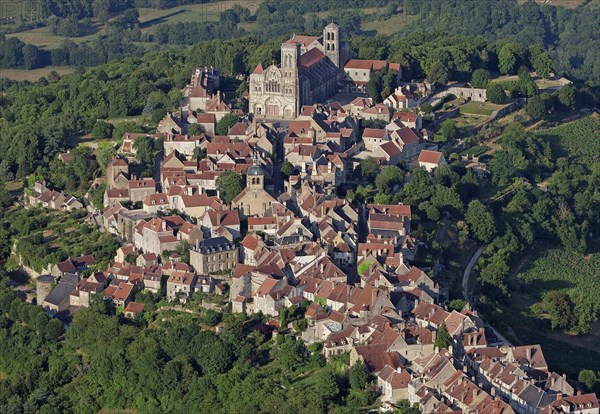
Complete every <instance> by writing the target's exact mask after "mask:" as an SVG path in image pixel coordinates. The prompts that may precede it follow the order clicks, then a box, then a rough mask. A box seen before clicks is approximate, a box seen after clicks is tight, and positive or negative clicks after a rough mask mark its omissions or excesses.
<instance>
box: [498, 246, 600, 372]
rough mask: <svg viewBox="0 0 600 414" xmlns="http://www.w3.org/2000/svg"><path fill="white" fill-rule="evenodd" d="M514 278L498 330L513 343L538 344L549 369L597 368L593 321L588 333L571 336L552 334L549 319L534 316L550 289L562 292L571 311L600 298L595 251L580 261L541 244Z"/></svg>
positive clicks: (599, 334) (597, 334)
mask: <svg viewBox="0 0 600 414" xmlns="http://www.w3.org/2000/svg"><path fill="white" fill-rule="evenodd" d="M517 280H518V282H519V283H520V288H519V289H518V290H515V291H514V292H513V293H511V297H510V306H509V307H507V308H505V309H504V312H505V315H503V318H502V319H503V321H502V322H504V323H503V325H505V329H503V331H505V333H508V334H509V336H510V337H511V338H512V339H514V340H515V341H516V342H517V343H518V344H527V343H539V344H541V345H542V349H543V350H544V354H545V355H546V359H547V360H548V363H549V364H550V365H551V367H553V368H558V369H560V370H565V371H567V372H577V371H578V370H580V369H584V368H588V369H594V370H598V369H600V329H599V328H600V326H599V325H600V324H599V323H598V322H595V323H594V324H592V328H591V330H590V333H589V334H587V335H581V336H574V335H569V334H564V333H560V332H559V331H553V330H552V329H551V326H550V320H549V319H548V318H547V317H545V316H544V315H540V314H539V312H536V308H539V303H540V302H541V301H542V298H543V296H544V294H545V293H547V292H549V291H551V290H561V291H564V292H565V293H567V294H568V295H569V296H570V297H571V298H572V301H573V303H574V305H575V312H577V309H578V306H588V305H591V306H594V304H593V303H592V302H594V301H595V300H597V298H598V297H600V252H598V251H597V249H596V251H595V252H593V253H590V254H588V255H587V256H585V257H584V256H581V255H578V254H576V253H572V252H568V251H566V250H565V249H564V248H562V247H554V246H549V245H548V244H545V243H542V244H540V245H539V246H537V248H536V249H535V251H534V252H533V253H532V254H531V256H530V257H529V258H528V259H527V260H526V261H525V263H524V265H523V267H522V270H521V271H520V272H519V273H518V275H517ZM595 306H596V307H597V306H598V305H597V304H596V305H595ZM597 311H598V309H597V308H596V312H597ZM596 316H597V313H596ZM506 326H508V327H510V328H506Z"/></svg>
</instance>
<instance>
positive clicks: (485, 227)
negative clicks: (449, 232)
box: [465, 200, 496, 243]
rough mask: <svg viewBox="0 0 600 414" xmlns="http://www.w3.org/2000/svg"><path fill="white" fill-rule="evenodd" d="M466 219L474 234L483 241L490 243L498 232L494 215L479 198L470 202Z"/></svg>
mask: <svg viewBox="0 0 600 414" xmlns="http://www.w3.org/2000/svg"><path fill="white" fill-rule="evenodd" d="M465 219H466V220H467V224H469V226H471V229H472V230H473V235H474V236H475V237H476V238H477V239H478V240H479V241H481V242H483V243H489V242H490V241H491V240H492V238H493V237H494V235H495V234H496V224H495V222H494V216H493V215H492V213H491V212H490V211H489V209H488V208H487V207H486V206H485V205H484V204H483V203H482V202H481V201H479V200H473V201H471V202H470V203H469V206H468V207H467V214H466V215H465Z"/></svg>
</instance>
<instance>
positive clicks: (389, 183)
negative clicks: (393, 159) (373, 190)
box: [375, 165, 404, 194]
mask: <svg viewBox="0 0 600 414" xmlns="http://www.w3.org/2000/svg"><path fill="white" fill-rule="evenodd" d="M403 181H404V172H403V171H402V170H401V169H400V168H399V167H397V166H395V165H388V166H386V167H385V168H384V169H383V171H381V172H380V173H379V174H377V177H376V178H375V185H376V186H377V189H378V190H379V191H381V192H382V193H385V194H390V193H391V192H392V191H393V190H394V187H395V186H396V185H398V184H401V183H402V182H403Z"/></svg>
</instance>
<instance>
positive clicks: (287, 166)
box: [280, 161, 295, 179]
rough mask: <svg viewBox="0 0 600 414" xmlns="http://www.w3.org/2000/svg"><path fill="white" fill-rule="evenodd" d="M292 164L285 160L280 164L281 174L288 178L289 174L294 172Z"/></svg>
mask: <svg viewBox="0 0 600 414" xmlns="http://www.w3.org/2000/svg"><path fill="white" fill-rule="evenodd" d="M294 170H295V168H294V166H293V165H292V163H291V162H289V161H286V162H284V163H283V164H281V170H280V171H281V174H282V175H283V176H284V178H286V179H288V178H290V176H292V175H293V174H294Z"/></svg>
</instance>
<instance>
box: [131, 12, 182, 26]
mask: <svg viewBox="0 0 600 414" xmlns="http://www.w3.org/2000/svg"><path fill="white" fill-rule="evenodd" d="M185 12H186V10H185V9H181V10H177V11H174V12H172V13H169V14H165V15H164V16H160V17H155V18H154V19H150V20H147V21H145V22H144V23H140V29H146V28H148V27H151V26H154V25H155V24H161V23H167V22H168V21H169V17H173V16H176V15H178V14H181V13H185Z"/></svg>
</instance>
